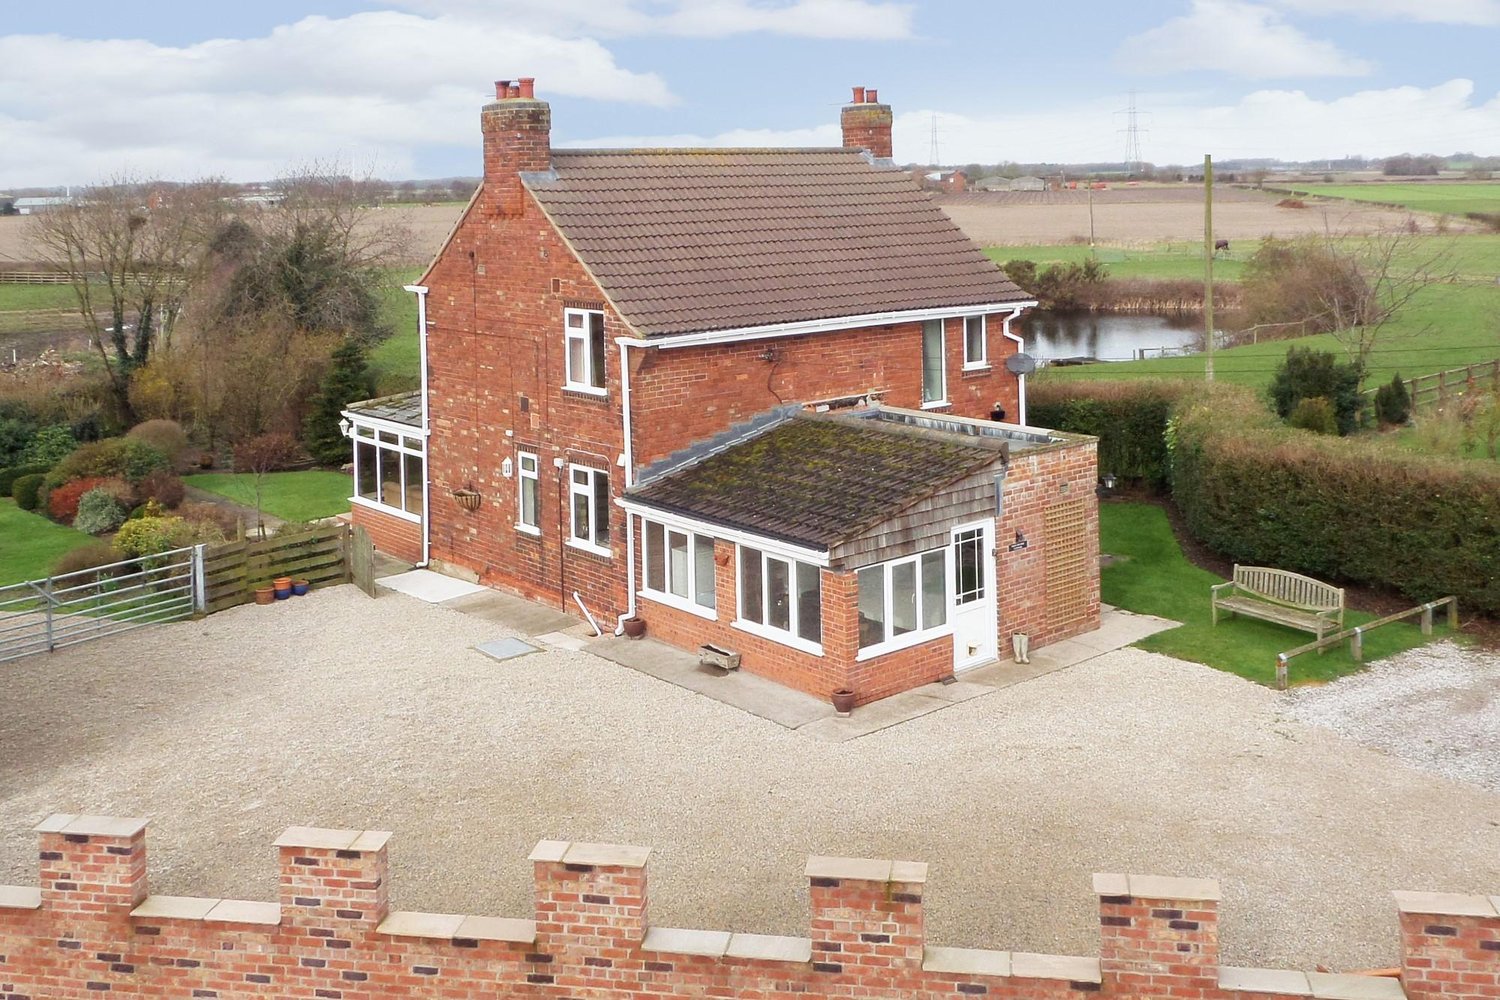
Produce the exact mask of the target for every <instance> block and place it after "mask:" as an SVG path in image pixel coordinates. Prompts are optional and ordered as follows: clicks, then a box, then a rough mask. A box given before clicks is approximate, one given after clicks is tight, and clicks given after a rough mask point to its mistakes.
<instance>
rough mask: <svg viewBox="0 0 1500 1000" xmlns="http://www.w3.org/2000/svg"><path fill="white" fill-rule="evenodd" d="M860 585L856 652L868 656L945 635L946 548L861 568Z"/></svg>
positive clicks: (858, 572) (862, 656)
mask: <svg viewBox="0 0 1500 1000" xmlns="http://www.w3.org/2000/svg"><path fill="white" fill-rule="evenodd" d="M855 580H856V582H857V583H858V586H859V654H858V656H857V657H856V659H861V660H864V659H869V658H870V657H872V656H879V655H881V654H883V653H889V652H892V651H894V650H897V649H905V648H906V647H908V646H915V645H916V644H917V643H919V642H926V641H927V640H928V639H934V638H937V637H939V636H943V635H947V634H948V633H949V631H950V628H949V625H948V586H947V581H948V563H947V549H946V548H943V549H934V550H932V551H931V552H923V553H921V554H920V555H915V556H909V557H907V558H905V559H892V560H891V561H890V562H884V563H876V564H875V565H873V566H866V567H864V568H863V569H860V570H858V571H857V572H856V573H855Z"/></svg>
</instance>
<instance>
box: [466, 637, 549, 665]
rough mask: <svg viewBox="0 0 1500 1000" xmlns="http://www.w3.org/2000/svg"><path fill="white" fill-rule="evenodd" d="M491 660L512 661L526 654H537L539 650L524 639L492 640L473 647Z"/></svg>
mask: <svg viewBox="0 0 1500 1000" xmlns="http://www.w3.org/2000/svg"><path fill="white" fill-rule="evenodd" d="M474 648H475V649H477V650H479V651H480V652H481V653H483V654H484V655H485V656H488V657H489V658H490V659H492V660H513V659H515V658H516V657H518V656H525V655H526V654H527V653H539V652H541V649H540V648H539V647H537V646H533V645H532V644H531V643H529V642H527V641H526V640H524V639H514V638H505V639H492V640H490V641H489V642H481V643H480V644H479V645H477V646H475V647H474Z"/></svg>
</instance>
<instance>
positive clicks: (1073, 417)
mask: <svg viewBox="0 0 1500 1000" xmlns="http://www.w3.org/2000/svg"><path fill="white" fill-rule="evenodd" d="M1191 388H1192V387H1190V386H1189V385H1187V384H1185V383H1183V382H1170V381H1166V380H1154V379H1153V380H1134V381H1120V382H1104V381H1100V382H1094V381H1088V382H1083V381H1069V382H1050V383H1049V382H1041V383H1038V384H1036V385H1031V386H1028V387H1027V390H1028V391H1027V400H1026V410H1027V413H1026V419H1027V420H1028V421H1029V422H1030V423H1032V424H1034V425H1036V426H1038V427H1050V428H1053V429H1054V430H1059V431H1070V432H1072V433H1074V434H1092V435H1094V436H1095V437H1097V438H1098V439H1099V472H1100V474H1101V475H1102V474H1104V473H1113V474H1114V475H1116V476H1119V477H1120V478H1121V479H1129V480H1138V481H1141V482H1145V483H1147V484H1148V485H1150V486H1152V487H1155V488H1161V487H1164V486H1165V485H1166V483H1167V447H1166V441H1165V432H1166V427H1167V417H1168V415H1169V414H1170V412H1171V409H1172V405H1173V403H1174V402H1175V401H1176V400H1178V399H1179V398H1181V397H1182V396H1183V394H1184V393H1186V392H1188V391H1190V389H1191Z"/></svg>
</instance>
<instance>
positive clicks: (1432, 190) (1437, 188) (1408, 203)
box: [1294, 181, 1500, 215]
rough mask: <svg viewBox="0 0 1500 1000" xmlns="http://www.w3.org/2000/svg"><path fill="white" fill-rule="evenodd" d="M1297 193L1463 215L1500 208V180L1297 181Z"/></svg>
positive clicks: (1493, 210) (1495, 210)
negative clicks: (1355, 182)
mask: <svg viewBox="0 0 1500 1000" xmlns="http://www.w3.org/2000/svg"><path fill="white" fill-rule="evenodd" d="M1294 187H1295V189H1296V191H1297V192H1298V193H1303V192H1305V193H1306V194H1310V195H1321V196H1323V197H1325V198H1347V199H1348V200H1350V201H1369V202H1377V203H1379V204H1382V205H1400V206H1402V207H1403V208H1410V209H1412V210H1414V211H1418V212H1438V213H1447V214H1451V215H1462V214H1464V213H1465V212H1500V182H1493V183H1485V182H1482V181H1478V182H1475V183H1472V184H1449V183H1442V184H1433V183H1417V184H1414V183H1410V182H1406V183H1403V182H1399V181H1397V182H1392V183H1389V184H1384V183H1376V184H1297V185H1295V186H1294Z"/></svg>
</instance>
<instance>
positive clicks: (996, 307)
mask: <svg viewBox="0 0 1500 1000" xmlns="http://www.w3.org/2000/svg"><path fill="white" fill-rule="evenodd" d="M1036 304H1037V303H1036V301H1034V300H1028V301H1024V302H992V303H989V304H986V305H977V306H944V307H941V308H935V309H907V310H903V311H899V312H883V313H865V314H863V315H859V316H830V317H826V318H824V319H811V320H798V321H796V322H794V323H772V324H770V325H767V326H744V327H738V328H735V329H732V330H712V331H706V332H703V333H678V334H670V335H668V336H665V337H652V338H650V340H649V341H647V343H648V344H649V345H650V346H652V347H667V348H670V347H699V346H702V345H705V344H724V343H730V342H733V341H741V340H766V339H768V338H772V337H796V336H800V335H802V334H805V333H822V332H824V331H826V330H847V329H849V328H850V327H855V326H883V325H886V324H890V323H915V322H919V321H921V320H928V319H950V318H954V317H960V316H983V315H985V314H987V313H997V312H1005V311H1010V313H1011V315H1012V316H1015V315H1016V314H1017V313H1019V312H1020V311H1021V310H1023V309H1027V308H1030V307H1031V306H1034V305H1036ZM1007 336H1008V334H1007Z"/></svg>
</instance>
